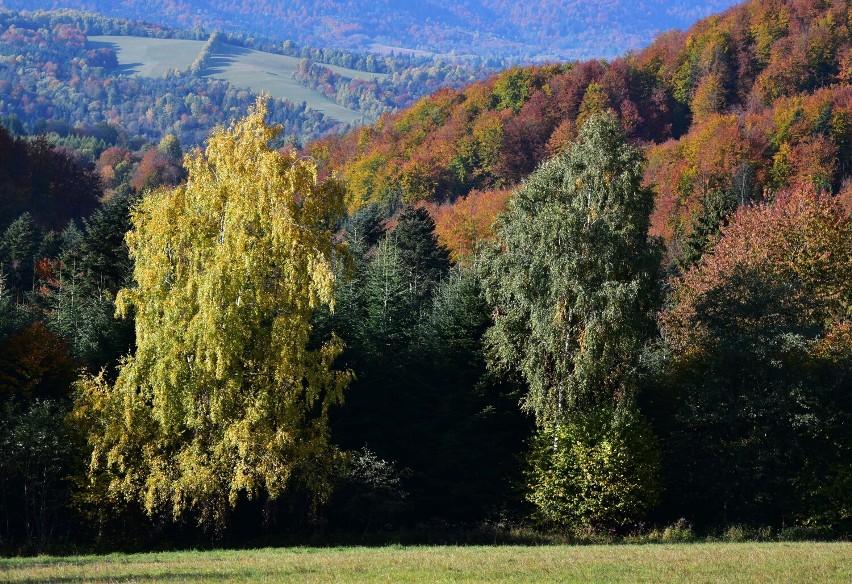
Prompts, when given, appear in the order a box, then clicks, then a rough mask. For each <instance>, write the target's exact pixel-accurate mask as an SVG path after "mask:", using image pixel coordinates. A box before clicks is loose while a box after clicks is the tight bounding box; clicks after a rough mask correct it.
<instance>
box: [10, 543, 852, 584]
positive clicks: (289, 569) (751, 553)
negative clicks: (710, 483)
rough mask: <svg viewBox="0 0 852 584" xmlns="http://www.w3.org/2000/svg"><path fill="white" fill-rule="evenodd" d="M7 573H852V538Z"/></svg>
mask: <svg viewBox="0 0 852 584" xmlns="http://www.w3.org/2000/svg"><path fill="white" fill-rule="evenodd" d="M0 581H3V582H65V583H68V582H222V581H228V582H750V583H751V582H850V581H852V544H849V543H740V544H736V543H734V544H732V543H702V544H678V545H611V546H600V545H595V546H538V547H519V546H495V547H401V546H390V547H382V548H287V549H261V550H248V551H213V552H170V553H155V554H133V555H119V554H115V555H109V556H80V557H64V558H62V557H45V556H42V557H35V558H13V559H0Z"/></svg>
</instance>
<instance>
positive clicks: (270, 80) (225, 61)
mask: <svg viewBox="0 0 852 584" xmlns="http://www.w3.org/2000/svg"><path fill="white" fill-rule="evenodd" d="M204 44H205V42H204V41H191V40H178V39H158V38H145V37H132V36H91V37H89V46H90V47H93V48H98V47H109V48H112V49H113V50H114V51H115V52H116V55H117V56H118V62H119V66H118V69H117V70H116V72H117V73H120V74H125V75H141V76H145V77H159V76H163V75H165V74H166V72H167V71H168V70H169V69H186V68H187V67H189V66H190V65H191V64H192V62H193V61H195V59H196V57H198V54H199V53H200V52H201V49H202V47H203V46H204ZM299 61H300V59H299V58H297V57H287V56H285V55H276V54H273V53H264V52H261V51H254V50H250V49H246V48H242V47H236V46H233V45H227V44H223V43H216V44H214V46H213V50H212V58H211V59H210V64H209V66H208V67H207V70H206V71H205V74H204V75H205V76H207V77H212V78H214V79H223V80H225V81H228V82H230V83H232V84H234V85H235V86H236V87H243V88H246V89H251V90H252V91H255V92H262V91H263V92H266V93H268V94H270V95H271V96H272V97H277V98H282V99H287V100H289V101H291V102H293V103H297V104H298V103H302V102H305V103H306V104H307V106H308V107H310V108H311V109H314V110H317V111H320V112H322V113H323V114H325V115H327V116H329V117H331V118H334V119H336V120H339V121H341V122H344V123H352V122H356V121H362V118H363V115H362V114H360V113H358V112H356V111H353V110H351V109H349V108H346V107H343V106H342V105H340V104H337V103H335V102H333V101H332V100H330V99H328V98H327V97H325V96H324V95H322V94H320V93H318V92H316V91H314V90H312V89H308V88H307V87H304V86H302V85H300V84H299V83H298V82H296V80H295V79H294V78H293V73H294V72H295V71H296V68H297V67H298V65H299ZM324 66H325V67H328V68H329V69H331V70H332V71H334V72H335V73H337V74H338V75H340V76H342V77H344V78H345V79H365V80H369V79H376V78H381V77H385V76H386V75H384V74H382V73H368V72H366V71H358V70H355V69H346V68H344V67H338V66H335V65H324Z"/></svg>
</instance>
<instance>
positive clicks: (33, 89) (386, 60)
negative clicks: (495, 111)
mask: <svg viewBox="0 0 852 584" xmlns="http://www.w3.org/2000/svg"><path fill="white" fill-rule="evenodd" d="M99 34H117V35H135V36H146V37H155V38H197V39H199V40H200V39H208V44H207V45H205V47H204V48H203V49H202V50H201V51H200V54H199V58H198V59H197V60H196V62H195V63H193V64H192V66H191V67H189V68H188V69H187V70H184V71H178V70H175V71H172V72H170V73H168V74H167V75H165V76H164V77H157V78H155V77H144V76H135V75H133V76H130V75H123V74H121V69H120V67H118V60H117V57H116V54H115V52H114V51H113V50H112V49H110V48H104V47H100V48H90V47H89V46H88V45H87V42H86V41H87V36H88V35H99ZM214 38H215V42H217V43H230V44H235V45H237V46H243V47H247V48H252V49H256V50H265V51H267V52H273V53H278V54H285V55H289V56H294V57H300V58H302V59H303V63H304V66H303V67H302V68H301V69H300V72H299V74H298V75H297V77H296V79H297V81H299V82H300V83H302V84H303V85H305V86H307V87H309V88H311V89H316V90H317V91H319V92H320V93H322V94H324V95H326V96H327V97H329V98H330V99H332V100H333V101H336V102H337V103H340V104H341V105H343V106H345V107H348V108H351V109H353V110H355V111H357V112H360V113H362V114H364V116H365V117H366V118H368V119H375V118H377V117H378V116H379V115H380V114H382V113H385V112H392V111H396V110H397V109H399V108H401V107H407V106H409V105H411V104H412V103H413V102H414V101H415V100H416V99H418V98H420V97H422V96H424V95H427V94H428V93H431V92H432V91H435V90H437V89H440V88H445V87H459V86H461V85H464V84H466V83H469V82H471V81H473V80H475V79H479V78H482V77H483V76H485V74H486V71H487V69H486V68H484V66H483V65H481V64H477V63H464V62H448V61H444V60H435V59H431V58H415V57H406V56H400V57H396V56H385V57H382V56H378V55H367V56H366V57H365V56H363V55H362V56H357V55H353V54H351V53H348V52H346V51H342V50H328V49H326V50H317V49H312V48H310V47H299V46H296V45H295V44H294V43H292V42H290V43H271V42H269V41H263V40H257V39H253V38H245V37H244V36H240V35H236V34H227V35H226V34H217V35H215V37H214V35H210V34H209V33H205V32H204V31H203V30H200V29H198V30H194V31H191V32H187V31H176V30H173V29H167V28H163V27H157V26H155V25H149V24H144V23H138V22H128V21H123V20H118V19H110V18H104V17H99V16H97V15H93V14H89V13H80V12H73V11H59V12H33V13H18V12H12V11H4V10H0V120H2V119H5V120H6V125H7V126H9V127H10V128H12V129H13V130H18V131H26V132H29V133H33V134H38V133H51V132H55V133H57V134H59V136H60V137H63V138H64V137H65V136H66V135H67V134H68V133H73V134H76V135H78V136H84V137H87V136H95V137H97V139H98V140H104V139H106V140H107V141H108V143H107V146H112V145H116V144H117V143H116V140H117V139H119V137H117V136H113V138H112V141H111V142H109V137H105V136H104V133H105V132H106V133H107V134H110V133H111V134H118V133H121V134H123V136H122V137H121V140H122V142H121V143H120V145H122V146H127V145H128V142H133V141H136V140H137V139H141V140H142V141H143V142H145V141H155V142H156V141H159V140H161V139H162V138H164V137H165V136H167V135H169V134H174V135H175V136H177V137H178V138H179V139H180V141H181V143H183V144H185V145H198V144H201V143H202V142H203V141H204V139H205V138H206V137H207V135H208V134H209V132H210V131H211V130H212V129H213V128H214V127H215V126H217V125H222V124H225V123H226V122H227V121H228V120H232V119H235V118H237V117H241V116H244V115H246V113H247V111H248V106H249V105H250V104H252V103H254V100H255V98H256V96H255V95H254V94H253V93H252V92H251V91H249V90H247V89H242V88H239V87H235V86H233V85H231V84H230V83H227V82H226V81H222V80H217V79H212V78H208V77H205V76H204V73H205V70H204V62H206V61H207V60H209V57H210V54H211V48H212V43H213V40H214ZM205 55H206V57H205ZM323 65H340V66H344V67H354V68H358V69H363V70H366V71H374V72H381V73H387V75H388V76H387V77H385V78H383V79H381V80H376V81H369V82H368V81H362V80H357V79H345V78H342V77H340V76H339V75H335V74H333V73H332V72H331V71H330V70H329V69H327V68H325V67H323ZM270 115H271V120H272V121H273V122H274V123H277V124H279V125H281V126H282V127H283V128H284V132H283V135H282V139H283V140H288V141H290V142H298V143H300V144H302V143H306V142H308V141H310V140H313V139H316V138H319V137H322V136H325V135H328V134H331V133H336V132H341V131H343V130H344V129H345V126H344V124H342V123H340V122H337V121H336V120H333V119H329V118H326V117H325V116H323V115H322V114H321V113H319V112H316V111H313V110H311V109H310V108H308V107H306V104H304V103H302V104H294V103H291V102H288V101H286V100H275V101H274V102H273V103H271V104H270ZM19 125H20V126H19ZM99 154H100V152H95V156H97V155H99Z"/></svg>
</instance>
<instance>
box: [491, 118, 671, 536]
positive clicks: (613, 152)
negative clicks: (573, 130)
mask: <svg viewBox="0 0 852 584" xmlns="http://www.w3.org/2000/svg"><path fill="white" fill-rule="evenodd" d="M642 163H643V160H642V155H641V153H640V151H639V150H638V149H636V148H634V147H631V146H630V145H628V144H627V142H626V139H625V136H624V134H623V132H622V131H621V129H620V128H619V126H618V122H617V120H616V119H615V118H614V117H613V116H612V115H611V114H604V115H596V116H593V117H592V118H591V119H590V120H589V121H588V122H587V123H586V125H585V126H584V127H583V129H582V130H581V132H580V137H579V141H578V143H576V144H574V145H572V146H570V147H569V148H568V149H567V150H566V151H565V152H564V153H563V154H561V155H559V156H558V157H557V158H555V159H553V160H551V161H549V162H547V163H545V164H544V165H542V167H541V168H540V169H539V170H538V171H537V172H536V173H535V174H534V175H533V176H531V177H530V179H529V180H528V181H527V182H526V183H525V184H524V185H523V186H522V187H521V188H520V189H519V190H518V191H517V192H516V193H515V196H514V198H513V199H512V201H511V202H510V204H509V208H508V210H507V212H506V213H505V214H504V215H503V216H502V217H501V218H500V219H499V220H498V225H497V227H496V235H497V242H496V245H495V246H494V247H493V248H492V249H491V250H490V252H489V253H488V255H487V257H486V258H485V260H484V264H483V282H484V290H485V295H486V298H487V300H488V301H489V303H490V304H491V305H492V306H493V308H494V314H495V318H494V324H493V326H492V327H491V328H490V329H489V330H488V332H487V333H486V334H487V343H488V346H489V349H490V352H491V354H492V358H493V361H494V363H495V365H497V366H499V367H502V368H505V369H509V370H515V371H517V372H518V373H520V374H521V375H522V377H523V379H524V380H525V381H526V383H527V385H528V387H529V390H528V392H527V393H526V395H525V397H524V399H523V402H522V406H523V408H524V409H526V410H527V411H529V412H531V413H533V414H534V415H535V417H536V420H537V422H538V424H539V425H540V426H541V427H542V428H543V430H542V431H543V432H558V431H560V429H562V426H568V430H567V431H568V432H569V434H572V435H575V436H582V437H583V439H582V440H581V444H580V445H579V446H577V448H581V449H582V450H583V452H585V454H584V456H596V455H597V454H596V453H602V452H603V451H601V449H600V445H601V443H602V442H601V441H602V440H604V439H605V438H606V437H607V436H610V437H613V436H617V435H621V434H624V432H625V430H624V429H623V428H621V426H620V424H622V423H623V422H625V421H628V420H633V419H635V418H636V417H637V416H638V417H641V416H640V414H638V412H632V410H633V409H634V408H635V407H636V406H635V398H636V394H637V388H638V381H639V357H640V354H641V353H642V350H643V347H644V346H645V344H646V343H647V341H648V340H649V339H650V338H651V336H652V335H653V334H654V332H655V326H654V318H653V315H654V310H655V308H656V307H657V306H658V301H657V299H658V286H657V273H658V270H659V262H660V259H659V258H660V255H659V252H658V250H657V249H656V246H655V245H654V243H653V242H652V241H651V240H649V238H648V225H649V216H650V212H651V209H652V206H653V196H652V193H651V192H650V191H649V190H648V189H646V188H643V187H642V184H641V183H642ZM625 412H628V413H629V415H628V413H625ZM594 421H597V423H598V426H599V427H598V428H597V429H596V430H595V431H591V430H589V429H588V425H589V424H592V423H593V422H594ZM562 431H565V429H562ZM640 434H641V433H640ZM634 436H635V434H634ZM647 440H652V437H651V436H650V435H649V434H648V433H645V434H641V440H640V437H637V438H636V440H635V441H632V442H626V443H625V445H624V448H627V449H630V448H633V449H636V450H637V451H643V450H645V449H647V448H648V444H647V443H646V442H645V443H640V442H644V441H647ZM560 447H561V443H560V440H559V439H554V440H553V442H552V443H551V448H550V449H549V450H546V451H545V452H542V453H539V455H538V459H540V457H541V456H548V455H554V456H563V455H566V454H565V453H564V452H563V451H562V450H561V449H560ZM574 450H576V449H574ZM548 452H549V453H550V454H548ZM601 455H602V454H601ZM571 456H578V454H577V453H576V452H574V453H573V454H571ZM645 458H646V460H647V462H648V464H650V465H651V468H650V469H649V470H648V472H647V473H646V475H647V476H652V475H653V474H654V470H655V469H654V467H653V464H654V463H653V457H650V458H648V457H645ZM588 468H589V472H592V475H591V476H590V477H587V478H586V480H587V481H593V482H596V483H597V488H598V489H606V488H611V487H612V485H609V484H608V481H609V478H608V474H607V473H606V472H601V473H596V471H595V469H596V468H605V465H598V466H595V465H592V466H589V467H588ZM533 488H535V485H533ZM642 488H644V489H647V490H648V493H646V494H644V495H643V496H640V497H636V496H634V495H633V494H630V493H625V492H622V493H616V494H615V496H623V497H625V501H626V500H627V498H628V497H629V498H630V499H631V500H633V501H635V502H637V504H636V505H633V506H628V505H627V504H626V503H625V505H623V506H622V507H621V513H620V516H619V519H618V521H615V518H609V519H612V520H613V521H614V522H615V523H622V522H624V521H626V520H628V519H631V518H637V517H638V516H640V515H641V514H642V513H643V512H644V511H646V510H647V509H648V503H649V501H651V500H653V494H654V491H655V488H656V487H655V483H654V482H653V481H650V482H647V483H646V484H645V485H643V486H642ZM537 497H538V494H537V493H533V494H532V500H533V501H534V502H536V503H537V504H539V505H540V504H541V502H540V501H539V500H538V498H537ZM639 503H641V504H639ZM592 504H593V502H591V501H588V500H584V499H583V498H582V497H577V498H574V499H573V500H571V501H570V502H569V503H568V505H569V507H573V508H574V509H575V511H574V512H571V513H566V514H565V518H566V520H569V519H570V517H571V516H575V515H577V513H579V509H580V508H583V507H584V506H588V505H592ZM598 511H599V512H598V513H586V514H585V515H587V516H590V517H597V516H602V515H601V514H600V510H598ZM608 522H609V521H608Z"/></svg>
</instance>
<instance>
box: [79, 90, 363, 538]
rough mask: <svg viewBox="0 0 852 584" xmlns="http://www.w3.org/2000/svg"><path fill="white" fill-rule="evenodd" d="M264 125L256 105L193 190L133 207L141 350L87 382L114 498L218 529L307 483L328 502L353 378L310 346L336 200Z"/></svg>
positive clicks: (330, 281)
mask: <svg viewBox="0 0 852 584" xmlns="http://www.w3.org/2000/svg"><path fill="white" fill-rule="evenodd" d="M265 115H266V108H265V105H264V103H263V102H262V101H259V102H258V104H257V105H256V106H255V108H254V109H253V110H252V112H251V114H250V115H249V116H248V117H247V118H245V119H243V120H240V121H239V122H237V123H236V124H234V125H233V126H232V127H231V128H230V129H228V130H224V129H221V130H217V131H216V132H214V133H213V135H212V136H211V138H210V140H209V142H208V144H207V147H206V149H205V151H204V152H201V151H196V152H194V153H192V154H191V155H189V156H188V157H187V158H186V160H185V164H186V166H187V171H188V179H187V181H186V182H185V183H184V184H181V185H180V186H178V187H176V188H174V189H171V190H170V189H167V188H162V189H159V190H156V191H154V192H151V193H149V194H148V195H146V196H145V197H144V198H143V199H142V201H141V202H140V204H139V205H138V206H137V207H136V209H135V210H134V212H133V216H132V223H133V228H132V230H131V231H130V233H129V234H128V236H127V241H128V244H129V247H130V254H131V257H132V258H133V260H134V262H135V268H134V272H133V280H134V285H133V286H132V287H130V288H127V289H124V290H122V291H121V292H119V295H118V299H117V305H118V310H119V312H121V313H128V312H129V311H131V310H133V311H134V312H135V315H136V352H135V354H134V355H132V356H129V357H127V358H126V359H125V360H124V361H123V363H122V364H121V366H120V372H119V375H118V379H117V380H116V382H115V384H114V385H109V384H108V383H107V382H106V381H105V380H104V377H103V375H101V376H99V377H95V378H88V379H86V380H84V381H83V382H81V384H80V385H81V396H80V400H81V404H82V407H78V415H80V416H81V417H84V418H85V417H88V418H89V419H90V424H89V440H90V443H91V445H92V446H93V448H94V453H93V455H92V466H91V470H92V472H93V473H95V474H98V473H105V474H106V475H107V476H108V477H109V480H108V484H109V488H108V494H109V495H110V496H111V497H119V498H123V499H126V500H134V499H135V500H139V501H141V502H142V503H144V506H145V508H146V510H147V511H148V512H149V513H154V512H159V511H163V510H167V509H170V510H171V512H172V513H173V514H174V516H175V517H181V516H184V515H186V514H187V513H188V512H190V511H193V512H195V513H197V514H198V515H197V517H198V519H199V521H200V522H201V523H203V524H205V525H207V526H211V527H218V526H221V525H222V522H223V520H224V517H225V516H226V515H227V511H228V509H229V507H233V506H234V505H236V503H237V502H238V500H239V498H240V496H241V495H243V494H244V495H246V496H248V497H249V498H252V497H255V496H257V495H264V496H268V497H269V498H270V499H275V498H277V497H279V496H280V495H281V494H282V493H284V492H285V491H286V490H287V488H288V486H290V485H291V484H292V483H293V482H294V481H296V480H298V481H301V482H302V483H303V484H305V485H307V487H308V488H309V491H310V492H311V493H312V494H313V495H315V496H316V497H318V498H320V499H321V498H322V497H323V496H324V494H325V492H326V488H327V477H326V476H324V469H326V468H327V466H328V465H327V464H326V463H324V462H323V461H324V460H325V459H326V457H327V456H328V454H329V452H330V448H329V444H328V440H327V424H326V421H327V414H328V409H329V408H330V407H331V406H333V405H334V404H338V403H340V402H341V401H342V399H343V390H344V388H345V386H346V385H347V383H348V381H349V375H348V374H347V373H346V372H338V371H334V370H333V361H334V359H335V357H336V356H337V355H338V354H339V353H340V351H341V349H342V347H341V343H340V341H339V340H338V339H337V338H335V337H331V338H329V339H327V340H326V341H325V342H323V343H320V344H319V346H312V345H310V343H309V341H310V340H311V339H310V337H311V332H312V325H311V317H312V315H313V313H314V311H315V310H316V309H317V308H318V307H320V306H321V305H324V304H328V305H331V306H332V307H333V298H332V290H333V285H334V272H333V269H332V262H333V260H334V256H335V250H336V247H335V245H334V244H333V241H332V232H331V229H332V227H333V225H334V224H335V222H336V221H337V220H338V219H339V217H340V216H341V215H342V213H343V195H342V191H341V189H340V188H339V187H338V185H336V184H335V183H333V182H325V183H322V184H320V183H318V182H317V175H316V169H315V167H314V165H313V164H312V163H311V162H310V161H306V160H300V159H298V158H297V157H296V156H295V155H294V154H281V153H279V152H277V151H275V150H273V149H272V148H271V147H270V142H271V141H272V140H273V139H274V138H275V137H276V136H277V134H278V130H277V128H274V127H269V126H267V125H266V123H265V122H264V116H265Z"/></svg>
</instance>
